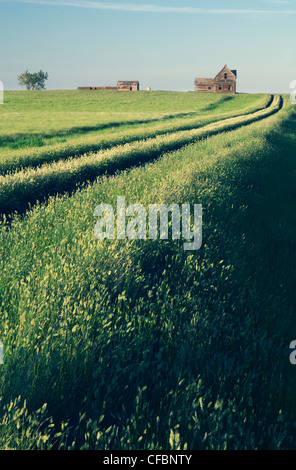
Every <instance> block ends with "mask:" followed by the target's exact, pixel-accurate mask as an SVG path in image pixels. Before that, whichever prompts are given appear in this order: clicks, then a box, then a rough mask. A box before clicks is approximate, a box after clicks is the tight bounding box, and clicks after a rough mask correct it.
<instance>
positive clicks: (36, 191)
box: [0, 96, 282, 214]
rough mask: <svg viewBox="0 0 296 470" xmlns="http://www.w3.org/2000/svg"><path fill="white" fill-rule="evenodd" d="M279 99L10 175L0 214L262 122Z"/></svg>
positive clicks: (1, 186)
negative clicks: (208, 121) (247, 111)
mask: <svg viewBox="0 0 296 470" xmlns="http://www.w3.org/2000/svg"><path fill="white" fill-rule="evenodd" d="M281 106H282V98H281V97H279V96H277V97H276V98H275V100H274V103H273V104H272V105H271V106H270V107H269V108H266V109H263V110H261V111H257V112H255V113H252V114H247V115H242V116H239V117H236V118H229V119H225V120H222V121H220V122H218V123H213V124H210V125H208V126H205V127H204V128H201V129H192V130H190V131H179V132H174V133H169V134H165V135H163V136H158V137H156V138H153V139H146V140H144V141H139V142H136V143H133V144H126V145H123V146H118V147H114V148H113V149H111V150H107V151H104V152H103V151H101V152H99V153H93V154H88V155H84V156H82V157H79V158H76V159H69V160H68V161H66V162H64V161H62V162H57V163H53V164H51V165H43V166H42V167H41V168H38V169H25V170H22V171H19V172H17V173H15V174H12V175H7V176H5V177H4V176H0V205H1V213H2V214H3V213H4V214H5V213H6V214H7V213H10V212H13V211H15V210H22V209H24V208H25V207H26V206H27V204H28V203H34V202H36V200H38V199H44V198H45V197H47V196H48V195H51V194H55V193H58V192H62V191H70V190H72V189H74V188H75V186H76V185H77V184H81V183H83V182H85V181H91V180H94V179H95V178H96V177H97V176H98V175H102V174H104V173H105V172H108V173H112V172H115V171H117V170H122V169H124V168H126V167H129V166H132V165H136V164H139V163H145V162H147V161H149V160H152V159H154V158H156V157H158V156H160V155H161V154H162V153H163V152H166V151H170V150H175V149H177V148H180V147H182V146H184V145H188V144H190V143H192V142H195V141H197V140H200V139H203V138H206V137H208V136H211V135H214V134H217V133H220V132H225V131H227V130H232V129H235V128H237V127H240V126H243V125H247V124H250V123H252V122H255V121H257V120H260V119H264V118H266V117H268V116H270V115H271V114H273V113H275V112H277V111H279V109H280V108H281Z"/></svg>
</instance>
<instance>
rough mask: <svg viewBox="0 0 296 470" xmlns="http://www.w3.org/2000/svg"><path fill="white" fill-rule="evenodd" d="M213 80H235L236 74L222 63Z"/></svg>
mask: <svg viewBox="0 0 296 470" xmlns="http://www.w3.org/2000/svg"><path fill="white" fill-rule="evenodd" d="M215 80H216V81H220V80H231V81H235V80H236V75H235V74H234V73H233V71H232V70H230V69H229V68H228V67H227V65H224V67H223V69H222V70H221V71H220V72H219V73H218V74H217V75H216V77H215Z"/></svg>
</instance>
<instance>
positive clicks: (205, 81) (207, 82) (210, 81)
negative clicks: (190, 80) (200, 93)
mask: <svg viewBox="0 0 296 470" xmlns="http://www.w3.org/2000/svg"><path fill="white" fill-rule="evenodd" d="M197 82H198V84H200V85H212V84H214V79H213V78H196V79H195V83H197Z"/></svg>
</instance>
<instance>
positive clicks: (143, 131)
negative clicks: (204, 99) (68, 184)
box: [0, 95, 273, 175]
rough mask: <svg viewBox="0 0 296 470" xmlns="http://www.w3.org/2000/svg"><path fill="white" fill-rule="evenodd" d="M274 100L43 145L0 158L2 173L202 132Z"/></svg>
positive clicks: (153, 121)
mask: <svg viewBox="0 0 296 470" xmlns="http://www.w3.org/2000/svg"><path fill="white" fill-rule="evenodd" d="M272 99H273V98H272V95H270V96H269V98H268V99H266V98H265V100H264V103H263V102H262V101H260V102H259V103H257V104H256V106H254V108H253V109H251V110H249V111H247V110H245V111H244V112H239V110H238V109H236V110H235V111H232V112H230V113H228V114H226V116H223V114H222V115H210V116H206V117H204V118H201V115H200V114H199V115H198V114H196V117H194V118H190V119H187V118H186V119H185V117H184V113H183V119H182V121H181V122H180V121H179V122H178V121H177V122H174V119H175V118H170V119H166V118H165V119H164V118H160V119H156V120H151V121H150V122H149V120H148V121H147V122H143V123H141V124H138V126H137V127H136V128H135V129H134V127H132V126H130V128H128V129H127V130H125V132H124V133H123V132H122V131H120V132H117V133H115V134H112V135H109V136H108V135H107V136H106V137H105V136H104V135H103V136H97V135H91V136H88V137H87V138H86V137H84V136H83V137H81V138H80V139H79V138H78V139H77V138H74V139H72V140H70V141H67V142H65V143H58V144H55V145H49V146H46V147H43V146H41V148H40V147H37V148H36V147H35V148H34V147H33V148H32V149H30V150H29V152H28V149H27V148H25V149H20V150H18V151H16V152H15V153H8V154H3V155H1V158H0V174H2V175H5V174H8V173H11V172H17V171H19V170H22V169H25V168H29V167H31V168H36V167H40V166H42V165H44V164H50V163H53V162H58V161H61V160H67V159H69V158H72V157H75V158H77V157H79V156H81V155H83V154H85V153H91V152H97V151H100V150H107V149H110V148H113V147H115V146H118V145H124V144H127V143H132V142H136V141H139V140H146V139H149V138H152V137H156V136H161V135H165V134H168V133H173V132H179V131H185V130H192V129H201V128H202V127H205V126H206V125H209V124H211V123H214V122H218V121H222V120H226V119H229V118H231V117H237V116H241V115H243V114H244V115H247V114H250V113H254V112H257V111H261V110H263V109H266V108H268V107H269V106H270V105H271V103H272ZM221 101H222V103H223V102H224V101H225V100H224V101H223V100H220V101H219V103H220V104H221ZM178 116H179V117H180V116H181V115H180V114H179V115H178ZM166 121H169V122H166ZM136 123H137V121H134V124H136ZM147 123H148V125H149V126H150V125H152V127H148V128H147V127H142V126H145V125H147ZM153 124H156V125H157V126H158V127H156V126H155V127H153ZM122 125H123V126H124V125H125V123H123V124H122Z"/></svg>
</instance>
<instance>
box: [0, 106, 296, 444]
mask: <svg viewBox="0 0 296 470" xmlns="http://www.w3.org/2000/svg"><path fill="white" fill-rule="evenodd" d="M295 122H296V120H295V112H293V111H292V107H291V106H290V107H289V106H288V104H286V106H285V107H284V109H283V110H282V111H281V112H279V113H277V114H275V115H273V116H271V117H268V118H267V119H265V120H262V121H261V122H255V123H253V124H250V125H249V126H248V127H244V128H241V129H238V130H235V131H232V132H225V133H223V134H220V135H217V136H213V137H212V138H210V139H207V140H205V141H202V142H199V143H198V144H196V143H195V144H191V145H188V146H187V147H185V148H182V149H181V150H178V151H175V152H170V153H168V154H167V155H165V156H164V157H163V158H162V159H159V160H157V161H155V162H154V163H153V164H152V163H150V164H147V165H145V166H144V167H139V168H135V169H133V170H131V171H129V172H122V173H120V174H118V175H115V176H109V177H107V176H105V177H103V178H100V179H98V180H97V182H96V183H94V184H93V185H89V186H88V187H87V188H84V189H82V190H80V191H77V192H76V193H75V194H74V195H73V196H72V197H67V196H63V197H53V198H50V200H49V201H48V204H46V205H40V206H37V207H35V208H34V209H32V210H31V211H30V212H28V213H27V214H26V216H25V217H24V218H22V219H18V218H17V217H16V218H14V220H13V221H12V223H11V225H10V226H9V227H8V226H5V225H3V226H2V228H1V233H0V236H1V239H0V252H1V258H0V260H1V261H0V262H1V272H2V275H1V279H0V287H1V289H0V295H1V297H0V307H1V315H2V317H1V318H2V322H1V332H0V336H1V338H2V340H3V343H4V345H5V364H4V366H2V367H1V368H0V378H1V382H0V383H1V389H0V395H1V396H2V402H1V406H2V414H1V419H2V426H3V429H4V434H1V437H0V442H1V447H2V448H4V447H5V446H8V445H9V446H10V447H12V448H33V449H36V448H42V449H44V448H47V449H52V448H67V449H70V448H78V449H109V450H110V449H127V450H133V449H149V450H153V449H157V450H167V449H186V448H187V449H215V450H218V449H285V448H287V449H288V448H289V449H291V448H292V449H293V448H295V444H294V422H295V418H296V416H295V415H296V413H295V406H294V402H293V390H294V387H295V378H294V376H295V374H294V371H293V369H292V368H291V366H290V365H289V361H288V351H287V348H286V346H287V345H288V344H289V342H290V340H291V339H294V338H293V337H292V336H293V334H294V333H293V332H294V326H293V325H294V311H295V299H294V296H293V295H292V294H293V286H294V285H295V272H294V269H293V265H294V261H295V260H294V258H295V250H294V247H293V240H294V233H295V228H296V219H295V211H293V209H292V207H293V200H294V199H293V198H294V195H293V189H294V180H293V176H292V175H293V174H294V173H295V158H294V156H295V146H296V140H295ZM283 148H284V149H285V151H284V152H283ZM118 195H125V197H126V200H127V204H130V203H133V202H138V203H143V204H144V205H145V207H146V206H147V205H148V204H150V203H161V202H163V203H167V204H168V203H171V202H174V203H185V202H186V203H190V204H195V203H201V204H202V205H203V212H204V216H203V220H204V229H203V232H204V233H203V239H204V243H203V247H202V249H201V250H200V251H198V252H194V253H186V252H184V250H183V244H180V243H179V241H175V242H171V241H167V242H165V241H159V240H156V241H147V242H142V241H139V240H136V241H133V242H125V241H116V240H114V241H112V240H111V241H102V242H98V240H96V239H95V237H94V234H93V229H94V224H95V223H96V220H95V218H94V215H93V214H94V208H95V207H96V205H97V204H99V203H101V202H105V203H110V204H112V205H114V206H115V204H116V198H117V196H118ZM279 208H281V210H279ZM283 237H284V242H283ZM24 400H26V402H25V403H24ZM45 403H46V406H45ZM47 419H48V421H46V420H47ZM0 422H1V421H0ZM65 423H67V424H65Z"/></svg>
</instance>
